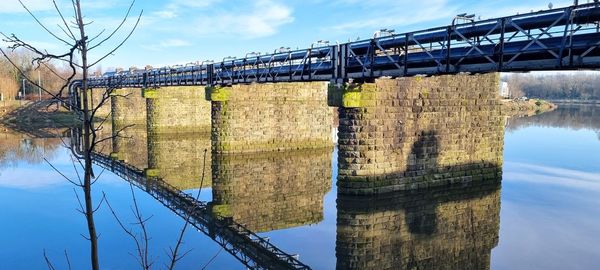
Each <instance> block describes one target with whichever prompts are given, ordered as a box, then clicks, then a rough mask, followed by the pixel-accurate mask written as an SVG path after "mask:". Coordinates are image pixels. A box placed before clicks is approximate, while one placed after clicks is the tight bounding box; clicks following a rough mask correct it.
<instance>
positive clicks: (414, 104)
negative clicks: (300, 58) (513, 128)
mask: <svg viewBox="0 0 600 270" xmlns="http://www.w3.org/2000/svg"><path fill="white" fill-rule="evenodd" d="M498 89H499V74H484V75H462V74H461V75H454V76H450V75H444V76H435V77H427V78H425V77H412V78H399V79H378V80H376V81H375V83H364V84H348V85H342V86H335V85H332V86H330V89H329V95H328V103H329V105H331V106H335V107H339V128H338V146H339V155H338V168H339V174H338V191H339V192H340V193H341V194H362V195H366V194H377V193H386V192H391V191H396V190H408V189H419V188H426V187H433V186H441V185H446V184H448V183H453V182H468V181H472V180H480V179H493V178H495V177H496V176H497V175H498V174H500V173H501V169H500V168H499V165H500V164H501V163H502V150H503V136H504V126H503V121H502V117H501V114H500V101H499V97H498V91H499V90H498Z"/></svg>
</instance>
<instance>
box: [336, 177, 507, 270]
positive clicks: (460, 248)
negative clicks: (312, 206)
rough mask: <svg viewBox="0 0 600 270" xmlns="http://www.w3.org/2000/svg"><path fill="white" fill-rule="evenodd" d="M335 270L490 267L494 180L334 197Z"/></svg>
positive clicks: (496, 224)
mask: <svg viewBox="0 0 600 270" xmlns="http://www.w3.org/2000/svg"><path fill="white" fill-rule="evenodd" d="M337 209H338V211H337V241H336V257H337V269H378V270H379V269H439V270H445V269H447V270H453V269H465V270H469V269H472V270H480V269H490V258H491V250H492V249H493V248H494V247H496V246H497V245H498V234H499V229H500V178H496V179H494V180H491V179H490V180H488V181H483V182H482V181H479V182H470V183H468V184H466V185H464V184H459V185H453V186H451V187H438V188H428V189H421V190H418V191H398V192H394V193H389V194H384V195H381V194H380V195H375V196H347V195H341V196H338V200H337Z"/></svg>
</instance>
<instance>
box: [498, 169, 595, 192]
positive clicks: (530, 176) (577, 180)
mask: <svg viewBox="0 0 600 270" xmlns="http://www.w3.org/2000/svg"><path fill="white" fill-rule="evenodd" d="M505 166H506V167H507V168H509V170H506V171H507V173H505V174H504V177H503V178H504V179H506V180H507V181H517V182H530V183H539V184H550V185H558V186H565V187H570V188H580V189H588V190H600V173H595V172H582V171H577V170H570V169H564V168H555V167H547V166H541V165H533V164H526V163H515V162H507V163H505Z"/></svg>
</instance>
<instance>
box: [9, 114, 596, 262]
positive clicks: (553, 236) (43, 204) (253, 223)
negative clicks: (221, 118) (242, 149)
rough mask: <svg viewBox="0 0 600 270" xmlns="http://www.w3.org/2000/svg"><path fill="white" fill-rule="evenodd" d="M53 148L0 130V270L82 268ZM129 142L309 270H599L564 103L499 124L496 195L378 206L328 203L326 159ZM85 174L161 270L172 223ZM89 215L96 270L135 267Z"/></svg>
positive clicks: (580, 151) (590, 165)
mask: <svg viewBox="0 0 600 270" xmlns="http://www.w3.org/2000/svg"><path fill="white" fill-rule="evenodd" d="M142 133H143V132H142ZM132 134H140V133H139V132H138V133H135V132H132ZM65 141H68V139H67V140H62V141H61V140H60V139H56V138H33V137H32V136H29V135H25V134H20V133H18V132H14V131H10V130H4V131H2V132H0V209H1V210H0V220H1V221H2V222H1V223H0V242H1V243H2V245H0V269H47V268H48V267H47V264H46V261H45V259H44V253H45V254H46V256H47V257H48V258H49V260H50V261H51V262H52V264H53V265H54V266H55V267H56V268H57V269H67V267H68V266H67V260H66V259H65V257H66V256H65V252H66V254H68V255H67V256H68V258H69V262H70V264H71V265H72V266H73V269H86V268H89V267H88V265H89V243H88V242H87V240H85V239H84V238H83V237H82V236H81V235H82V234H83V235H85V234H86V232H87V227H86V223H85V218H84V216H83V215H82V214H80V213H79V212H77V210H76V209H77V208H78V199H77V196H76V195H75V193H76V192H79V190H78V189H76V187H75V186H74V185H73V184H71V183H70V182H68V181H66V180H65V179H64V178H63V177H62V176H61V175H60V174H58V173H57V172H56V171H55V170H54V169H52V167H51V166H50V165H49V164H52V166H54V167H55V168H56V169H57V170H58V171H60V172H61V173H63V174H64V175H65V176H66V177H68V178H71V179H77V177H78V176H77V174H76V171H75V170H74V169H73V166H74V163H73V160H72V158H71V155H70V153H71V152H70V151H68V150H67V149H66V148H64V147H63V146H62V144H63V143H64V142H65ZM146 141H153V143H146ZM134 142H142V143H138V144H141V145H150V147H149V148H148V149H143V150H140V151H134V152H133V153H134V154H133V155H132V156H131V157H129V159H130V160H131V162H130V163H136V164H139V165H138V166H140V167H154V168H160V169H159V170H157V172H159V173H160V174H162V175H161V176H162V177H163V178H164V179H165V181H166V182H168V183H169V185H171V186H174V187H176V188H178V189H182V190H184V192H186V193H189V194H192V195H193V196H196V195H197V194H198V192H200V194H199V198H200V201H203V202H207V203H208V207H210V208H211V211H212V212H213V213H217V212H224V213H226V214H227V215H229V216H232V219H233V221H234V222H235V223H237V224H243V225H244V226H245V227H246V228H248V229H249V230H251V231H253V232H255V233H257V234H258V235H259V236H261V237H264V238H265V239H268V241H269V243H271V244H273V245H275V246H276V247H278V248H279V249H281V250H283V251H285V252H287V253H289V254H292V255H297V256H295V257H296V258H298V260H300V261H301V262H302V263H305V264H306V265H308V266H310V267H312V268H313V269H334V268H336V266H337V267H338V268H339V269H344V268H373V269H385V268H390V269H488V268H491V269H511V270H512V269H597V267H598V265H600V249H599V248H598V246H597V243H600V107H598V106H584V105H565V106H561V107H559V109H557V110H555V111H552V112H548V113H544V114H541V115H537V116H532V117H524V118H512V119H509V120H507V126H506V128H505V136H504V162H503V167H502V171H503V176H502V179H501V182H500V179H498V183H497V184H494V183H490V184H486V185H476V186H464V187H462V188H436V189H428V190H423V191H418V192H403V193H402V192H400V193H396V194H393V195H388V196H382V197H376V198H356V197H344V196H339V197H338V196H337V190H336V183H335V181H336V180H335V179H336V176H337V151H336V149H335V148H331V149H324V150H314V151H296V152H287V153H279V154H261V155H247V156H241V157H239V158H221V157H219V156H211V155H210V149H209V148H210V137H209V135H206V136H205V137H198V138H176V139H174V138H163V139H161V140H155V139H153V140H150V138H137V139H135V140H134ZM113 147H114V144H113ZM128 147H137V146H135V145H131V144H130V145H128ZM161 147H162V148H163V150H161ZM164 149H167V150H169V149H184V150H185V151H184V152H185V153H188V154H189V155H188V156H185V155H182V154H173V153H177V151H176V150H172V151H165V150H164ZM204 149H208V150H209V151H208V157H207V159H206V160H204V158H203V156H204V155H203V153H204ZM100 152H102V151H100ZM136 153H137V156H136ZM168 153H171V155H169V154H168ZM105 154H106V155H109V154H110V153H109V152H106V153H105ZM75 166H79V165H78V164H76V163H75ZM142 169H145V168H142ZM95 171H96V174H97V175H100V173H101V177H99V180H98V181H97V182H96V183H95V185H94V186H93V193H94V200H95V202H96V203H98V202H100V201H101V198H102V196H103V194H106V198H107V200H108V201H109V202H110V204H111V205H112V207H113V208H114V209H115V211H116V213H117V215H118V216H119V218H120V219H121V220H123V221H124V224H125V227H127V228H134V229H136V232H138V233H139V230H137V229H138V227H136V225H135V224H133V223H134V222H135V219H134V216H133V214H132V208H131V207H132V204H133V196H132V190H133V193H134V195H135V198H136V199H137V202H138V205H139V209H140V210H141V212H142V214H143V215H144V217H145V218H149V220H148V222H147V226H148V228H147V231H148V234H149V235H150V237H151V238H150V241H149V256H150V260H151V261H152V262H154V265H155V268H156V269H162V268H163V266H164V264H165V263H166V262H167V261H168V256H167V252H168V250H169V248H170V247H173V246H174V245H175V244H176V241H177V237H178V235H179V233H180V231H181V228H182V227H183V225H184V219H182V218H181V217H180V216H178V215H176V214H175V213H174V212H173V211H171V210H170V209H169V208H167V207H165V206H164V205H163V203H161V201H159V200H157V199H155V198H154V197H152V196H151V195H150V194H149V193H147V192H145V191H144V190H142V189H139V188H137V187H135V186H133V187H132V186H130V184H129V182H127V181H125V180H123V179H122V178H120V177H118V176H117V175H115V174H113V173H112V172H110V171H104V170H103V169H102V168H101V167H99V166H98V167H96V168H95ZM202 172H204V174H205V178H204V180H202V178H201V177H200V175H202ZM146 173H148V170H146ZM150 173H152V172H150ZM215 179H220V180H219V181H218V183H215V182H216V181H214V180H215ZM79 196H81V195H79ZM95 217H96V226H97V229H98V231H99V233H100V234H101V236H100V240H99V247H100V251H101V252H100V261H101V266H102V269H137V268H139V265H138V262H137V261H136V258H135V256H134V255H132V254H136V248H135V243H134V242H133V241H132V240H131V238H129V237H128V236H127V235H126V234H125V232H124V231H123V229H122V228H121V227H120V226H119V224H118V222H117V221H116V219H115V218H114V217H113V215H112V214H111V213H110V210H109V209H108V207H107V206H106V204H105V203H103V204H102V206H101V207H100V208H99V210H98V212H96V214H95ZM213 237H214V235H213ZM182 249H183V250H184V251H185V252H188V251H189V253H187V255H186V256H185V257H184V258H183V259H182V260H181V261H179V264H178V269H245V266H244V265H243V264H241V263H240V262H239V261H238V260H237V259H236V258H235V257H234V256H232V255H231V254H230V253H229V252H227V250H226V249H223V248H222V247H221V246H220V245H218V244H217V243H216V242H215V241H214V240H213V239H212V238H211V237H209V236H207V235H206V234H204V233H202V232H201V231H200V230H197V229H196V228H193V229H189V230H187V231H186V234H185V237H184V243H183V246H182Z"/></svg>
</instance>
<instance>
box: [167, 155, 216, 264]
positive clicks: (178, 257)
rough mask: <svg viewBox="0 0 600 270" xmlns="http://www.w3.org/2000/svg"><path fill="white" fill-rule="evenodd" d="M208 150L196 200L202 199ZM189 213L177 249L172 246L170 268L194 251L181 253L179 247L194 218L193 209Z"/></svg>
mask: <svg viewBox="0 0 600 270" xmlns="http://www.w3.org/2000/svg"><path fill="white" fill-rule="evenodd" d="M206 152H207V150H206V149H204V159H203V161H202V178H201V179H200V188H199V189H198V193H197V194H196V200H199V199H200V193H201V192H202V187H203V186H204V174H205V170H206ZM187 212H188V214H187V215H186V217H185V224H184V225H183V228H182V229H181V231H180V232H179V238H177V243H176V244H175V249H172V248H170V254H168V255H169V258H170V260H171V263H170V264H169V268H168V269H169V270H173V269H174V268H175V265H176V264H177V262H178V261H179V260H181V259H183V258H184V257H185V256H186V255H187V254H188V253H190V251H192V250H191V249H190V250H188V251H186V252H184V253H183V254H181V255H179V248H180V247H181V245H182V244H183V237H184V235H185V232H186V231H187V228H188V226H189V225H190V220H191V218H192V213H191V209H188V211H187Z"/></svg>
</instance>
